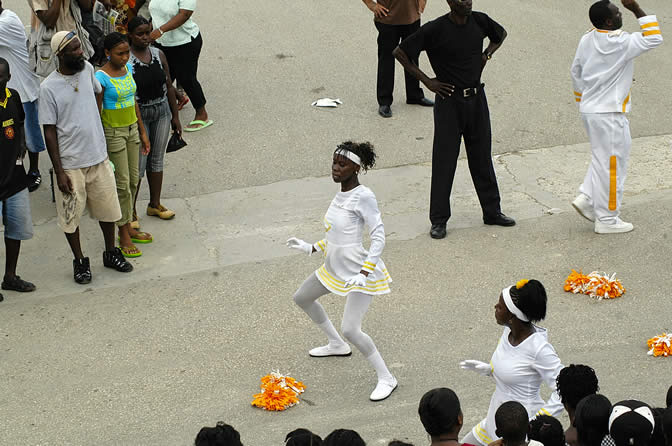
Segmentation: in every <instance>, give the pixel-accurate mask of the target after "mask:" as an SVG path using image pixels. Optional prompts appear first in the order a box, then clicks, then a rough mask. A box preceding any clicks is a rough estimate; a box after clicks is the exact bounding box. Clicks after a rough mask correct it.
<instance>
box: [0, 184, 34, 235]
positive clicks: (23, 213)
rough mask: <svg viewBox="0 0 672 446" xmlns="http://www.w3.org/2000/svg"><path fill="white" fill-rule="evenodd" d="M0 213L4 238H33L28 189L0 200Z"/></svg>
mask: <svg viewBox="0 0 672 446" xmlns="http://www.w3.org/2000/svg"><path fill="white" fill-rule="evenodd" d="M0 214H2V224H3V225H4V227H5V238H8V239H11V240H30V239H31V238H33V218H32V216H31V215H30V200H29V199H28V189H27V188H26V189H23V190H22V191H20V192H17V193H15V194H14V195H12V196H11V197H9V198H7V199H5V200H3V201H0Z"/></svg>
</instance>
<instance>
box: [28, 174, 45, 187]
mask: <svg viewBox="0 0 672 446" xmlns="http://www.w3.org/2000/svg"><path fill="white" fill-rule="evenodd" d="M28 176H29V177H30V181H31V183H30V184H29V185H28V192H35V191H36V190H37V188H38V187H40V184H42V175H41V174H40V171H39V170H30V171H28Z"/></svg>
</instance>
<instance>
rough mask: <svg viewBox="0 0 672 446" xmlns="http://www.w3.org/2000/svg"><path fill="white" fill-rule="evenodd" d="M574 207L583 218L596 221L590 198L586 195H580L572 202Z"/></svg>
mask: <svg viewBox="0 0 672 446" xmlns="http://www.w3.org/2000/svg"><path fill="white" fill-rule="evenodd" d="M572 206H573V207H574V209H576V212H578V213H579V215H581V216H582V217H583V218H585V219H586V220H590V221H595V210H594V209H593V205H592V203H591V202H590V198H588V195H586V194H579V196H578V197H576V198H575V199H574V201H572Z"/></svg>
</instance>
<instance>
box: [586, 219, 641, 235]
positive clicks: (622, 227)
mask: <svg viewBox="0 0 672 446" xmlns="http://www.w3.org/2000/svg"><path fill="white" fill-rule="evenodd" d="M633 229H635V227H634V226H633V225H632V223H628V222H625V221H623V220H621V219H620V218H617V219H616V223H614V224H611V225H608V224H606V223H600V222H599V221H596V222H595V232H596V233H597V234H620V233H623V232H630V231H632V230H633Z"/></svg>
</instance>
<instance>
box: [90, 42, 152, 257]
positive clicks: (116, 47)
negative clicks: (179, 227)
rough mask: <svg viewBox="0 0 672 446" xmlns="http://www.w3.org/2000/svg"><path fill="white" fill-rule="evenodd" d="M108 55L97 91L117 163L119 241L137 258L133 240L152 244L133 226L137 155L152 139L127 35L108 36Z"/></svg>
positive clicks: (146, 150) (148, 236)
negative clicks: (139, 98) (139, 100)
mask: <svg viewBox="0 0 672 446" xmlns="http://www.w3.org/2000/svg"><path fill="white" fill-rule="evenodd" d="M105 55H106V56H107V57H108V62H107V63H106V64H105V65H103V67H102V68H101V69H100V71H98V72H97V73H96V79H98V81H99V82H100V84H101V85H102V86H103V91H102V93H100V94H98V104H99V107H100V116H101V119H102V121H103V129H104V130H105V140H106V141H107V153H108V155H109V157H110V161H112V163H113V164H114V167H115V171H114V176H115V178H116V180H117V196H118V197H119V205H120V206H121V220H119V221H118V222H117V226H118V227H119V244H120V245H121V246H120V248H121V252H122V253H123V254H124V256H126V257H138V256H141V255H142V252H140V250H139V249H138V248H137V247H136V246H135V245H134V243H151V241H152V236H151V234H148V233H146V232H139V231H137V230H136V229H133V228H131V220H133V201H134V199H135V194H136V193H137V191H138V158H139V154H140V143H141V142H142V153H143V154H148V153H149V150H150V146H149V139H148V138H147V133H146V132H145V126H144V125H143V124H142V118H141V117H140V110H139V107H138V104H136V102H135V91H136V85H135V81H134V80H133V73H132V68H131V66H130V65H128V59H129V57H130V46H129V44H128V41H127V40H126V37H125V36H124V35H123V34H120V33H116V32H115V33H111V34H109V35H107V36H106V37H105Z"/></svg>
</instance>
